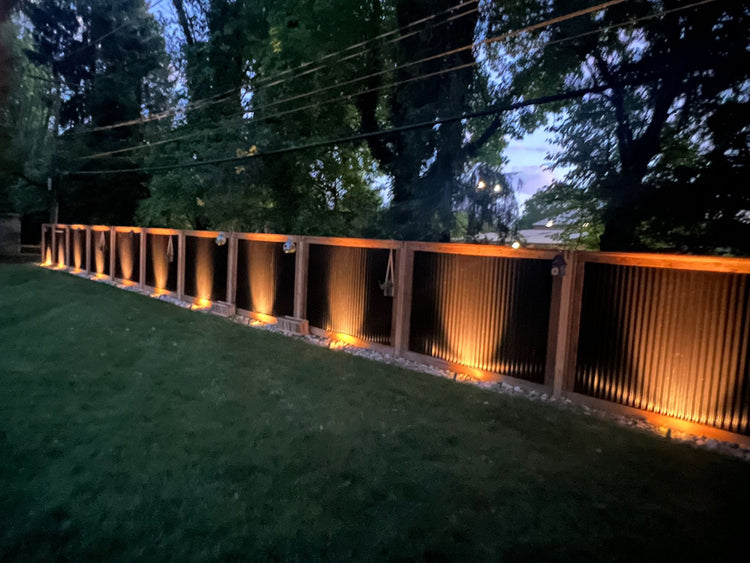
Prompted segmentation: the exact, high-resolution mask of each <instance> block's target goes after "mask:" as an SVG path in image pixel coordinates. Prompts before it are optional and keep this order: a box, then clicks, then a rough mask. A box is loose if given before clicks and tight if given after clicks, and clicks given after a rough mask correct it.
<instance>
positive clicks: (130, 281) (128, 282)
mask: <svg viewBox="0 0 750 563" xmlns="http://www.w3.org/2000/svg"><path fill="white" fill-rule="evenodd" d="M121 283H122V285H126V286H128V287H132V286H134V285H138V284H137V283H136V282H134V281H133V280H121Z"/></svg>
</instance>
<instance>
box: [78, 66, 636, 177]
mask: <svg viewBox="0 0 750 563" xmlns="http://www.w3.org/2000/svg"><path fill="white" fill-rule="evenodd" d="M646 82H649V80H638V81H634V80H632V81H627V82H618V83H616V84H606V85H605V84H600V85H595V86H591V87H588V88H578V89H576V90H569V91H567V92H560V93H557V94H550V95H547V96H540V97H538V98H530V99H528V100H522V101H519V102H513V103H505V104H493V105H492V106H489V107H487V108H485V109H483V110H478V111H473V112H467V113H461V114H458V115H452V116H449V117H442V118H441V117H436V118H435V119H431V120H429V121H420V122H417V123H410V124H408V125H402V126H399V127H393V128H391V129H378V130H376V131H367V132H365V133H358V134H356V135H349V136H346V137H338V138H336V139H327V140H324V141H315V142H312V143H306V144H302V145H293V146H289V147H284V148H280V149H273V150H268V151H263V152H258V153H255V154H251V155H247V156H240V157H226V158H217V159H212V160H203V161H194V162H185V163H181V164H171V165H164V166H146V167H139V168H122V169H119V170H81V171H66V172H64V174H65V175H69V176H81V175H83V176H91V175H106V174H123V173H126V172H164V171H168V170H177V169H182V168H199V167H202V166H212V165H216V164H227V163H241V162H246V161H248V160H250V159H252V158H260V157H266V156H275V155H279V154H286V153H290V152H297V151H301V150H307V149H314V148H319V147H325V146H330V145H339V144H344V143H351V142H355V141H362V140H365V139H369V138H372V137H383V136H389V135H394V134H396V133H403V132H405V131H412V130H415V129H424V128H428V127H434V126H435V125H443V124H446V123H455V122H456V121H463V120H467V119H475V118H479V117H487V116H489V115H497V114H500V113H505V112H508V111H514V110H517V109H521V108H524V107H528V106H532V105H534V106H536V105H544V104H550V103H555V102H560V101H564V100H571V99H575V98H581V97H583V96H585V95H587V94H595V93H600V92H603V91H606V90H609V89H611V88H613V87H618V86H628V85H634V84H642V83H646Z"/></svg>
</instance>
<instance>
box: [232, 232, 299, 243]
mask: <svg viewBox="0 0 750 563" xmlns="http://www.w3.org/2000/svg"><path fill="white" fill-rule="evenodd" d="M232 236H234V237H236V238H238V239H240V240H254V241H257V242H286V241H287V239H288V238H289V237H290V235H277V234H273V233H232ZM291 238H292V240H293V241H294V242H299V238H300V237H297V236H292V237H291Z"/></svg>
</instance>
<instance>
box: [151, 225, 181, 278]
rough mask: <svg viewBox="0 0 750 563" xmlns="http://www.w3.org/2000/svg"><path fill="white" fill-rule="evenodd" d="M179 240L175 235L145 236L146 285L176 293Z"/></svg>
mask: <svg viewBox="0 0 750 563" xmlns="http://www.w3.org/2000/svg"><path fill="white" fill-rule="evenodd" d="M179 240H180V237H178V236H177V235H155V234H153V233H148V234H147V235H146V285H148V286H150V287H154V288H156V289H166V290H169V291H177V256H178V246H179ZM170 241H171V242H170Z"/></svg>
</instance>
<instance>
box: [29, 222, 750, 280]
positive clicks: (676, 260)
mask: <svg viewBox="0 0 750 563" xmlns="http://www.w3.org/2000/svg"><path fill="white" fill-rule="evenodd" d="M42 228H43V229H74V230H83V229H91V230H92V231H110V230H111V229H114V230H115V232H118V233H121V232H130V231H132V232H134V233H141V232H144V233H149V234H154V235H179V234H184V235H185V236H190V237H200V238H216V237H217V236H218V235H219V233H220V232H224V234H225V235H226V236H227V238H229V237H234V238H236V239H240V240H250V241H261V242H285V241H286V240H287V239H289V238H290V237H291V239H292V240H293V241H294V242H296V243H298V244H299V243H300V242H302V241H304V242H307V243H308V244H318V245H327V246H346V247H354V248H379V249H400V248H408V249H409V250H412V251H418V252H434V253H440V254H457V255H463V256H488V257H499V258H522V259H537V260H551V259H552V258H554V257H555V256H556V255H557V254H560V253H561V252H562V251H561V250H550V249H527V248H519V249H514V248H511V247H509V246H496V245H489V244H468V243H458V242H421V241H398V240H378V239H365V238H345V237H318V236H310V237H308V236H300V235H285V234H277V233H237V232H232V231H194V230H181V229H166V228H161V227H128V226H116V227H110V226H107V225H80V224H62V223H58V224H51V223H44V224H43V225H42ZM573 253H574V254H575V256H576V258H577V259H578V261H579V262H580V263H586V262H591V263H597V264H613V265H617V266H640V267H646V268H665V269H674V270H694V271H702V272H724V273H737V274H750V258H724V257H720V256H687V255H680V254H656V253H636V252H594V251H583V250H581V251H574V252H573Z"/></svg>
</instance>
